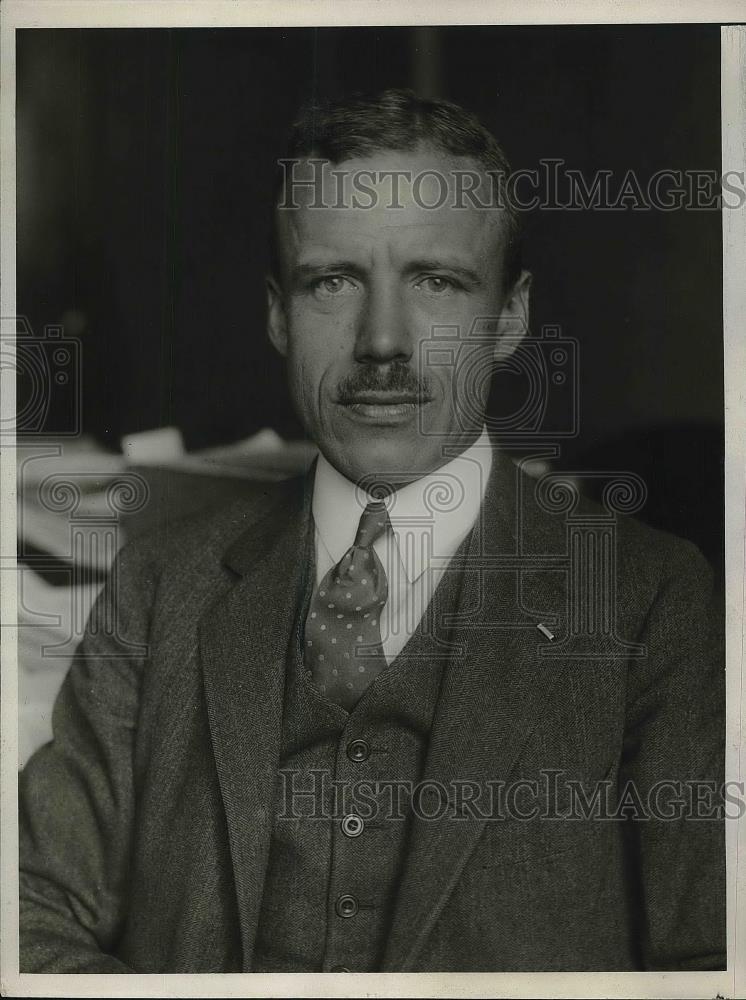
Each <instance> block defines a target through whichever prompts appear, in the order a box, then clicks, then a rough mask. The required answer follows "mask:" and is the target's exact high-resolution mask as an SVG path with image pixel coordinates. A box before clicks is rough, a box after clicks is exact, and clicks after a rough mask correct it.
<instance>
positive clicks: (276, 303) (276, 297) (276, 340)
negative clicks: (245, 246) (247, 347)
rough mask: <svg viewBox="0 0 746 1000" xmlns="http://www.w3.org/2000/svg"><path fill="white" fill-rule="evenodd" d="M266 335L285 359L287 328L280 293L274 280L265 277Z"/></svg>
mask: <svg viewBox="0 0 746 1000" xmlns="http://www.w3.org/2000/svg"><path fill="white" fill-rule="evenodd" d="M267 333H268V335H269V339H270V340H271V341H272V343H273V344H274V346H275V348H276V350H278V351H279V352H280V354H281V355H282V356H283V357H285V356H286V355H287V352H288V326H287V317H286V315H285V306H284V304H283V301H282V292H281V291H280V286H279V285H278V283H277V281H276V279H275V278H273V277H272V275H271V274H270V275H267Z"/></svg>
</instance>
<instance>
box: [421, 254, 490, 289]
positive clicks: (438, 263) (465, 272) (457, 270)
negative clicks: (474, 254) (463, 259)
mask: <svg viewBox="0 0 746 1000" xmlns="http://www.w3.org/2000/svg"><path fill="white" fill-rule="evenodd" d="M405 271H406V272H407V274H413V273H415V272H417V271H450V273H451V274H455V275H457V276H458V277H459V278H461V279H462V280H463V281H465V282H467V283H468V284H472V285H481V284H482V278H481V276H480V275H479V274H478V273H477V272H476V271H473V270H472V269H471V268H470V267H464V265H463V264H457V263H456V262H455V261H449V260H448V259H445V260H441V259H439V258H437V257H427V258H421V259H420V260H413V261H410V263H409V264H407V266H406V268H405Z"/></svg>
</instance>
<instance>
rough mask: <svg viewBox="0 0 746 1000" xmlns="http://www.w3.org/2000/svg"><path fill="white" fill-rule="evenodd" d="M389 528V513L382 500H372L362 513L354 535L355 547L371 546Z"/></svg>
mask: <svg viewBox="0 0 746 1000" xmlns="http://www.w3.org/2000/svg"><path fill="white" fill-rule="evenodd" d="M388 526H389V513H388V511H387V510H386V504H385V503H384V502H383V500H372V501H371V502H370V503H369V504H368V506H367V507H366V508H365V510H364V511H363V513H362V516H361V518H360V524H359V525H358V528H357V534H356V535H355V545H356V546H359V547H365V548H367V547H368V546H370V545H372V544H373V543H374V542H375V541H376V540H377V539H379V538H380V537H381V535H382V534H383V533H384V531H385V530H386V528H387V527H388Z"/></svg>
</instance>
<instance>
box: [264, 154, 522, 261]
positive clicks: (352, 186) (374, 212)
mask: <svg viewBox="0 0 746 1000" xmlns="http://www.w3.org/2000/svg"><path fill="white" fill-rule="evenodd" d="M294 171H295V172H294V173H293V175H292V180H293V181H294V182H295V183H294V184H293V187H292V195H288V194H287V190H289V189H286V205H287V206H288V207H281V208H278V209H277V224H278V236H279V244H280V249H281V253H282V255H283V257H284V258H285V259H286V260H288V258H289V259H290V260H292V261H294V262H295V261H297V260H298V258H299V257H302V256H304V255H306V254H308V253H314V254H315V255H318V254H329V255H332V256H334V255H336V254H344V255H345V257H349V256H350V255H358V256H361V257H366V258H370V257H373V256H375V255H376V254H377V253H386V254H387V255H388V256H390V257H397V256H399V257H407V256H412V255H418V254H422V253H424V252H427V253H429V254H432V253H435V252H439V251H440V250H441V249H442V250H443V252H445V251H450V252H453V251H454V250H457V251H458V252H459V253H460V254H461V255H463V256H466V257H468V258H469V259H470V260H471V262H472V263H480V262H481V263H482V265H483V266H484V265H485V264H487V263H489V266H490V268H492V267H494V259H495V255H496V254H500V253H501V252H502V251H503V249H504V246H505V242H506V239H507V236H506V219H505V211H504V210H503V209H501V208H498V207H495V206H494V199H493V198H492V190H491V187H490V184H489V181H488V179H487V177H486V176H485V175H484V173H483V172H482V171H481V170H480V168H479V166H478V165H477V164H476V163H475V162H474V161H472V160H469V159H466V158H463V157H450V156H448V154H446V153H443V152H441V151H438V150H434V149H431V148H423V149H419V150H416V151H412V152H398V151H384V152H380V153H375V154H371V155H369V156H364V157H358V158H355V159H350V160H346V161H344V162H343V163H339V164H323V165H322V164H320V163H318V162H317V163H315V164H314V163H311V162H310V161H300V162H299V163H298V164H297V166H296V167H295V168H294ZM471 191H473V194H472V195H469V194H468V192H471ZM475 200H476V201H477V202H478V203H477V204H474V201H475Z"/></svg>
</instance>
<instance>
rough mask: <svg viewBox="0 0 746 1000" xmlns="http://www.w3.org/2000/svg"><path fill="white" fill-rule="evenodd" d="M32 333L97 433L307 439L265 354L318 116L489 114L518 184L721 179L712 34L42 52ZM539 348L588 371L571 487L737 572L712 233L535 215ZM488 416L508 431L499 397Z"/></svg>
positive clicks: (332, 36)
mask: <svg viewBox="0 0 746 1000" xmlns="http://www.w3.org/2000/svg"><path fill="white" fill-rule="evenodd" d="M17 38H18V59H17V88H18V90H17V93H18V97H17V111H18V119H17V120H18V188H17V197H18V257H17V260H18V296H17V298H18V310H19V312H20V313H22V314H24V315H26V316H27V317H28V319H29V321H30V323H31V325H32V327H33V328H34V330H35V331H36V333H37V335H38V334H40V333H41V332H42V330H43V328H44V326H45V325H47V324H55V323H56V324H60V323H62V324H64V326H65V331H66V333H67V334H68V335H71V336H76V337H79V338H80V340H81V342H82V358H83V368H82V372H83V382H82V388H83V404H84V406H83V429H84V430H85V431H86V432H88V433H90V434H92V435H93V436H94V437H95V438H97V439H98V441H99V442H100V443H102V444H104V445H105V446H106V447H109V448H111V449H118V447H119V440H120V438H121V436H122V435H123V434H129V433H133V432H136V431H141V430H147V429H150V428H154V427H158V426H163V425H175V426H177V427H179V428H180V429H181V431H182V433H183V435H184V438H185V441H186V444H187V446H188V447H189V448H200V447H204V446H208V445H213V444H220V443H227V442H230V441H234V440H237V439H239V438H243V437H246V436H247V435H249V434H251V433H253V432H255V431H257V430H259V429H260V428H262V427H266V426H270V427H274V428H275V429H276V430H278V431H279V432H280V433H281V434H282V435H283V436H286V437H300V436H301V435H302V432H301V430H300V428H299V427H298V425H297V423H296V421H295V418H294V416H293V414H292V412H291V410H290V407H289V404H288V401H287V396H286V393H285V389H284V381H283V370H282V364H281V361H280V359H279V358H276V357H275V356H274V355H273V354H272V352H271V349H270V348H269V346H268V344H267V341H266V336H265V332H264V323H265V306H264V281H263V279H264V270H265V266H266V261H267V252H266V248H267V233H268V222H269V213H268V210H267V206H268V199H269V197H270V189H271V182H272V176H273V160H274V158H276V157H277V155H280V154H281V153H282V151H283V145H284V137H285V134H286V129H287V125H288V123H289V122H290V121H291V120H292V118H293V116H294V114H295V112H296V109H297V107H298V105H299V103H300V102H301V101H302V100H304V99H305V98H307V97H309V96H312V95H319V96H321V95H325V94H333V93H343V92H347V91H350V90H355V89H365V90H370V89H378V88H381V87H384V86H411V87H414V88H415V89H417V90H419V91H421V92H423V93H425V94H435V95H439V96H444V97H449V98H451V99H454V100H456V101H458V102H459V103H463V104H464V105H465V106H466V107H468V108H470V109H472V110H474V111H476V112H477V113H478V114H479V115H480V117H481V118H482V120H483V121H484V123H485V124H486V125H487V126H488V127H489V128H490V129H492V130H493V131H494V133H495V134H496V135H497V137H498V139H499V140H500V142H501V143H502V145H503V146H504V148H505V150H506V152H507V154H508V157H509V159H510V160H511V163H512V165H513V167H515V168H531V167H535V166H536V165H537V163H538V161H539V160H540V159H541V158H547V157H552V158H562V159H564V160H565V161H566V165H567V166H568V167H572V168H576V169H579V170H582V171H583V172H584V173H586V175H587V176H588V177H590V176H591V175H592V173H593V172H594V171H596V170H598V169H608V170H612V171H613V172H614V176H615V177H616V178H618V179H621V177H623V175H624V174H625V173H626V171H627V170H629V169H635V170H637V171H639V174H640V176H641V177H642V178H643V179H644V178H647V177H649V176H650V175H651V174H652V173H654V172H655V171H656V170H660V169H672V170H676V169H682V170H687V169H688V170H692V169H712V170H717V171H719V169H720V37H719V27H718V26H717V25H712V26H708V25H705V26H701V25H696V26H688V25H683V26H682V25H678V26H648V25H645V26H611V27H597V26H579V27H574V26H573V27H552V28H543V27H525V28H514V27H511V28H499V27H468V28H466V27H465V28H419V29H417V28H396V29H378V28H345V29H331V28H319V29H305V28H304V29H300V28H298V29H288V30H284V29H230V30H227V29H215V30H203V29H200V30H189V29H176V30H167V29H159V30H108V31H102V30H85V29H84V30H67V29H66V30H23V31H19V32H18V33H17ZM525 261H526V265H527V266H528V267H529V268H530V270H532V271H533V273H534V286H533V307H532V309H533V311H532V329H533V333H534V334H535V335H538V334H539V332H540V331H541V329H542V327H543V326H545V325H547V324H552V325H556V326H560V327H561V328H562V332H563V334H564V335H565V336H568V337H573V338H576V339H577V340H578V342H579V345H580V354H579V399H580V421H581V422H580V433H579V435H578V436H577V437H576V438H574V439H572V440H568V441H565V442H564V443H563V445H562V454H561V457H560V459H559V461H558V463H557V464H558V465H560V466H565V467H567V468H579V467H581V468H589V469H631V470H633V471H637V472H638V473H640V474H641V475H643V477H644V478H645V480H646V482H647V483H648V488H649V500H648V504H647V507H646V508H645V510H644V511H643V512H642V516H643V517H644V518H647V519H648V520H649V521H651V522H652V523H655V524H658V525H660V526H662V527H666V528H668V529H670V530H672V531H675V532H676V533H678V534H683V535H687V536H688V537H691V538H693V539H694V540H695V541H696V542H697V543H698V544H699V545H700V547H701V548H702V549H703V550H704V551H705V553H706V554H707V555H708V556H709V557H710V558H711V559H712V560H713V562H715V563H719V562H720V558H721V553H722V496H723V494H722V454H723V437H722V425H723V395H722V392H723V390H722V381H723V379H722V376H723V370H722V366H723V359H722V316H721V221H720V215H719V213H718V212H717V211H687V210H680V211H674V212H660V211H650V212H637V211H625V212H598V211H595V212H594V211H584V212H566V211H565V212H562V211H553V212H550V211H540V212H536V213H534V214H533V215H532V216H531V217H530V218H529V219H528V220H527V233H526V240H525ZM493 404H494V405H495V406H497V407H499V405H500V393H499V392H497V393H496V394H495V398H494V399H493Z"/></svg>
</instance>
